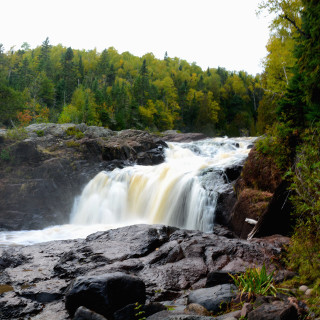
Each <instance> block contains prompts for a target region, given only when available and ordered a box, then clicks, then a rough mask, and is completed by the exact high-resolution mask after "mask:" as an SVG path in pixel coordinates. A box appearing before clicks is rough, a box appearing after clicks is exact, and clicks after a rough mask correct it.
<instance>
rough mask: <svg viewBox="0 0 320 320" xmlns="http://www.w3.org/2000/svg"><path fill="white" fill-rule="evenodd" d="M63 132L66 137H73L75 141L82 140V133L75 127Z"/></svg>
mask: <svg viewBox="0 0 320 320" xmlns="http://www.w3.org/2000/svg"><path fill="white" fill-rule="evenodd" d="M65 132H66V134H67V135H68V136H74V137H75V138H76V139H82V138H83V137H84V133H83V132H81V131H80V130H79V129H77V128H76V127H70V128H68V129H67V130H66V131H65Z"/></svg>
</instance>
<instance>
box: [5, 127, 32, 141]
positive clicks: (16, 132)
mask: <svg viewBox="0 0 320 320" xmlns="http://www.w3.org/2000/svg"><path fill="white" fill-rule="evenodd" d="M6 138H7V139H10V140H15V141H21V140H24V139H26V138H28V133H27V131H26V129H24V128H14V129H8V130H7V132H6Z"/></svg>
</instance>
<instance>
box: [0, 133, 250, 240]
mask: <svg viewBox="0 0 320 320" xmlns="http://www.w3.org/2000/svg"><path fill="white" fill-rule="evenodd" d="M253 141H254V138H233V139H231V138H213V139H207V140H201V141H197V142H191V143H168V145H169V148H168V149H166V159H165V162H164V163H162V164H159V165H156V166H141V165H135V166H132V167H126V168H124V169H115V170H113V171H110V172H106V171H103V172H100V173H99V174H97V175H96V176H95V177H94V178H93V179H92V180H91V181H90V182H89V183H88V184H87V185H86V187H85V188H84V190H83V192H82V194H81V195H80V196H79V197H77V198H76V199H75V201H74V206H73V210H72V212H71V213H70V223H69V224H66V225H59V226H52V227H48V228H46V229H44V230H31V231H25V230H22V231H11V232H0V246H7V245H19V244H22V245H30V244H34V243H39V242H46V241H51V240H63V239H75V238H85V237H86V236H87V235H89V234H91V233H94V232H96V231H104V230H108V229H112V228H118V227H122V226H126V225H132V224H137V223H147V224H166V225H171V226H177V227H181V228H185V229H195V230H201V231H205V232H210V231H212V229H213V227H214V226H213V221H214V213H215V208H216V203H217V198H218V194H219V193H220V192H223V190H224V189H226V188H228V181H226V180H227V179H226V176H225V175H224V174H223V171H224V169H225V168H228V167H231V166H234V165H238V164H241V163H243V161H244V160H245V159H246V157H247V156H248V153H249V151H250V149H249V147H250V145H251V144H252V142H253Z"/></svg>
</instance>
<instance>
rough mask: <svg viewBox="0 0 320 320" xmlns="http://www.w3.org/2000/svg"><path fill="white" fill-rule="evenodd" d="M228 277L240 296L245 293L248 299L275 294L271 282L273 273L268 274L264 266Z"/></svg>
mask: <svg viewBox="0 0 320 320" xmlns="http://www.w3.org/2000/svg"><path fill="white" fill-rule="evenodd" d="M230 276H231V277H232V278H233V281H234V283H235V285H236V286H237V287H238V288H239V290H240V291H241V295H243V294H245V293H246V294H248V298H249V299H250V298H252V297H255V296H258V295H262V296H266V295H273V296H275V295H276V293H277V288H276V287H275V286H274V282H273V272H272V273H270V274H268V273H267V270H266V266H265V265H264V264H263V266H262V268H248V269H247V270H246V271H245V272H244V273H242V274H240V275H231V274H230Z"/></svg>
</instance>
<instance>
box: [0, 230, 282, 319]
mask: <svg viewBox="0 0 320 320" xmlns="http://www.w3.org/2000/svg"><path fill="white" fill-rule="evenodd" d="M287 243H288V239H287V238H285V237H273V238H264V239H253V240H251V241H245V240H240V239H231V238H226V237H224V236H221V235H220V236H219V235H217V234H215V233H212V234H205V233H202V232H199V231H187V230H181V229H177V228H173V227H166V226H161V225H156V226H148V225H134V226H129V227H124V228H120V229H115V230H109V231H106V232H98V233H95V234H92V235H90V236H88V237H87V238H86V239H83V240H80V239H79V240H65V241H53V242H48V243H42V244H38V245H33V246H16V247H12V248H0V266H1V275H0V310H1V312H2V314H1V317H0V318H1V319H12V320H14V319H20V318H24V317H32V319H67V318H68V317H69V313H68V311H67V310H69V312H70V314H73V313H75V312H76V310H77V309H78V307H80V305H81V304H84V307H86V308H87V309H89V310H91V311H92V312H96V313H98V314H101V316H106V315H108V317H107V319H113V317H114V318H115V313H114V314H113V315H110V313H112V312H114V311H115V310H114V309H107V308H106V309H103V310H107V311H103V310H102V311H101V309H96V307H95V304H94V303H91V302H90V303H89V301H90V300H89V298H86V296H81V292H82V293H83V292H90V293H91V291H90V290H91V289H92V290H93V292H99V290H102V291H104V290H106V291H107V294H106V296H107V297H108V292H112V290H113V289H112V286H111V287H107V285H106V284H107V283H108V282H109V281H111V280H110V279H114V278H116V279H118V281H120V285H119V288H121V290H120V292H117V293H116V296H117V297H118V298H119V297H120V299H123V301H126V302H125V303H127V304H128V305H129V306H130V304H131V305H132V301H134V302H139V303H141V304H142V305H144V303H143V302H144V293H143V292H144V291H143V288H144V285H145V294H146V302H147V304H146V306H145V307H144V308H145V309H143V310H145V312H150V313H148V314H151V313H152V312H153V311H152V310H156V311H159V306H149V304H150V303H154V302H162V304H165V301H172V300H175V302H174V303H173V305H175V304H178V306H176V308H175V309H176V310H175V311H172V312H176V313H177V312H180V314H183V313H184V312H183V310H184V309H185V307H186V304H187V301H186V299H187V295H189V292H190V290H197V289H201V288H204V287H205V286H206V283H208V276H209V275H210V273H212V272H217V271H225V272H229V271H233V272H240V271H244V270H245V269H246V268H247V267H249V266H261V265H262V264H263V263H265V264H266V266H267V268H268V269H269V270H271V269H274V268H276V266H275V265H273V264H272V261H273V259H274V258H276V257H277V256H278V255H279V254H281V251H282V247H283V245H284V244H287ZM119 272H120V273H121V274H119ZM123 273H125V274H126V275H123ZM126 277H128V279H129V278H130V279H137V278H139V279H140V280H139V279H137V280H133V281H137V282H136V284H137V285H133V287H132V288H131V287H130V288H129V287H128V290H126V287H125V285H124V286H122V284H121V279H124V278H126ZM119 279H120V280H119ZM91 280H92V281H91ZM130 281H131V280H130ZM140 281H142V282H143V283H144V285H142V283H141V282H140ZM228 281H229V280H228ZM222 282H224V281H222ZM85 283H86V284H85ZM90 283H91V285H90ZM128 283H130V282H128ZM98 284H99V285H98ZM90 286H91V287H90ZM222 286H224V284H222V285H218V287H222ZM228 286H230V285H228ZM117 287H118V284H117ZM86 288H87V289H86ZM135 288H136V289H135ZM76 289H77V290H76ZM109 290H111V291H109ZM135 290H138V292H140V293H135V297H132V296H131V298H130V299H128V300H126V298H125V296H126V295H130V294H132V293H133V292H136V291H135ZM74 292H78V294H80V296H79V295H78V297H77V298H74V299H73V298H71V297H72V295H73V293H74ZM73 297H74V296H73ZM94 297H95V299H94V300H95V301H97V302H98V301H99V304H102V303H104V302H103V300H101V299H100V298H99V294H97V296H96V295H94ZM70 299H71V300H72V303H71V302H70V301H71V300H70ZM135 300H136V301H135ZM64 301H66V305H67V308H66V306H65V302H64ZM83 301H84V302H83ZM86 301H88V304H86V303H87V302H86ZM179 301H180V302H179ZM114 305H117V304H116V303H114ZM179 305H181V308H180V309H179ZM70 306H72V307H70ZM117 308H119V309H124V308H127V309H124V310H122V311H121V312H120V311H119V310H116V312H118V316H119V318H118V319H121V317H120V316H121V314H122V315H123V314H130V312H132V307H127V306H123V304H119V305H117ZM130 308H131V309H130ZM92 309H93V310H92ZM110 310H111V311H110ZM160 310H161V308H160ZM79 312H80V311H79ZM83 312H84V311H83V310H82V311H81V313H83ZM162 312H169V311H162ZM170 312H171V311H170ZM84 313H85V312H84ZM155 316H156V314H155V315H154V316H150V318H151V319H153V318H152V317H155ZM185 316H187V315H186V314H185ZM188 317H193V316H191V315H189V316H188ZM80 319H81V318H80ZM115 319H116V318H115ZM159 319H161V318H159ZM168 319H169V318H168ZM170 319H171V318H170ZM186 319H191V318H186Z"/></svg>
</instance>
